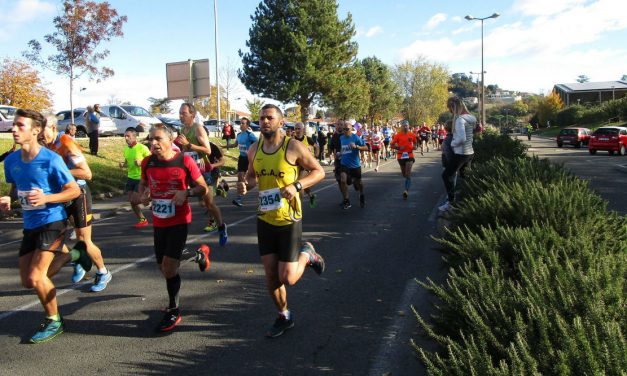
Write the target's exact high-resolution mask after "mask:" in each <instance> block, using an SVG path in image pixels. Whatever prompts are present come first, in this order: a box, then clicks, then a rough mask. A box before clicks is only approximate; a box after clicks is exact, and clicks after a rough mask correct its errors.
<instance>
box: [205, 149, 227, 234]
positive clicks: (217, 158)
mask: <svg viewBox="0 0 627 376" xmlns="http://www.w3.org/2000/svg"><path fill="white" fill-rule="evenodd" d="M209 147H210V148H211V155H209V163H208V164H205V168H206V169H207V170H208V171H209V172H205V173H204V174H203V177H204V178H205V182H206V183H207V186H208V187H209V192H208V193H207V194H209V195H211V197H212V199H213V200H215V197H216V196H217V195H221V196H222V197H224V198H226V196H227V191H228V190H229V185H228V183H227V182H226V180H223V179H220V176H221V173H220V167H222V166H224V154H223V153H222V148H220V147H219V146H218V145H216V144H214V143H213V142H211V141H209ZM214 202H215V201H214ZM208 215H209V224H208V226H207V227H205V229H204V231H206V232H213V231H216V230H217V229H218V223H217V221H216V219H215V218H214V217H213V215H212V213H211V212H208Z"/></svg>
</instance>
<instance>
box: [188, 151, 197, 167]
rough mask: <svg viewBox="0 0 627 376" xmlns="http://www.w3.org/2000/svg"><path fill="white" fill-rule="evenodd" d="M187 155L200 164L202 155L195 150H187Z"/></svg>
mask: <svg viewBox="0 0 627 376" xmlns="http://www.w3.org/2000/svg"><path fill="white" fill-rule="evenodd" d="M185 155H187V156H188V157H190V158H192V159H193V160H194V162H196V164H200V156H199V155H198V153H196V152H195V151H186V152H185Z"/></svg>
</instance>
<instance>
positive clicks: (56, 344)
mask: <svg viewBox="0 0 627 376" xmlns="http://www.w3.org/2000/svg"><path fill="white" fill-rule="evenodd" d="M525 142H526V141H525ZM552 145H553V144H552V143H551V141H550V140H545V139H537V138H534V140H532V141H531V148H530V154H536V155H540V156H542V157H548V158H551V159H553V160H555V161H559V162H563V163H565V164H566V166H567V167H568V168H572V170H573V171H574V172H575V173H577V174H581V176H583V177H584V178H587V179H590V181H591V185H592V187H593V188H595V189H597V190H598V191H599V193H600V194H601V195H603V196H604V197H605V198H606V199H608V200H609V201H610V206H611V208H612V209H614V210H617V211H619V212H621V213H623V214H624V213H625V212H626V209H627V207H626V205H627V203H625V200H623V199H622V188H623V187H624V183H625V181H626V177H627V175H626V173H624V172H623V171H622V170H620V169H621V168H622V167H620V166H621V163H625V162H627V158H619V157H608V156H604V155H602V154H601V155H596V156H590V155H588V154H587V152H586V151H585V150H575V149H557V148H556V147H554V145H553V146H552ZM439 161H440V159H439V155H438V153H435V152H431V153H427V154H426V155H425V157H423V158H418V161H417V163H416V165H415V166H414V172H413V177H414V178H413V186H412V192H411V194H410V197H409V200H407V201H403V200H402V199H401V191H402V186H403V181H402V179H401V177H400V173H399V172H398V166H397V164H396V162H387V163H386V164H384V166H383V167H382V168H381V170H380V171H379V172H377V173H375V172H374V171H371V170H370V171H368V172H366V173H365V174H364V182H365V186H366V198H367V206H366V208H364V209H361V208H359V206H358V205H354V206H353V208H351V209H350V210H346V211H344V210H342V209H340V208H339V206H338V203H339V202H340V201H341V197H340V194H339V192H338V189H337V186H336V184H335V182H334V180H332V176H331V174H330V173H328V174H327V177H326V179H325V180H324V181H323V182H322V183H320V184H319V185H318V186H316V187H315V189H316V190H317V192H318V195H319V204H318V206H317V207H316V208H314V209H310V208H308V207H306V208H305V212H304V226H303V231H304V238H305V239H306V240H309V241H312V242H313V243H314V245H315V246H316V248H317V249H318V251H319V252H320V253H321V254H322V255H324V256H325V259H326V261H327V271H326V273H325V274H323V275H322V276H318V275H316V274H315V273H313V271H311V270H307V271H306V273H305V275H304V277H303V279H302V280H301V281H300V282H299V283H298V284H297V285H296V286H295V287H291V288H289V289H288V301H289V304H290V308H291V310H292V312H293V314H294V315H295V322H296V326H295V328H294V329H292V330H291V331H288V332H286V334H285V335H283V336H282V337H279V338H277V339H273V340H268V339H266V338H264V337H263V333H264V329H265V328H266V327H267V326H268V325H270V324H271V323H272V321H273V320H274V317H275V315H276V312H275V310H274V308H273V305H272V303H271V301H270V299H269V297H268V294H267V292H266V291H265V288H264V283H263V269H262V267H261V265H260V263H259V256H258V253H257V248H256V233H255V213H254V207H253V202H254V197H253V195H249V196H248V197H247V198H246V200H245V203H246V204H247V205H246V206H245V207H244V208H236V207H234V206H232V205H231V204H230V201H231V199H232V196H231V195H232V194H233V192H232V191H231V192H230V194H231V195H230V196H229V198H228V199H227V200H226V201H224V200H222V201H220V203H221V207H222V208H223V214H224V217H225V218H226V219H227V221H228V223H229V224H230V227H229V235H230V238H229V243H228V245H227V246H226V247H220V246H219V245H217V236H216V235H205V234H202V230H201V229H202V227H203V226H204V217H203V214H202V212H201V211H200V209H198V208H197V205H196V204H194V208H195V209H194V215H195V218H196V220H195V221H194V223H193V224H192V226H191V230H190V236H189V242H188V243H190V249H191V248H192V247H193V245H195V244H198V243H201V242H208V243H209V244H210V246H211V248H212V254H211V255H212V257H211V259H212V266H211V270H209V271H208V272H207V273H200V272H199V271H198V268H197V266H196V264H193V263H189V262H184V263H183V265H182V267H181V276H182V278H183V285H182V290H181V306H182V313H183V322H182V323H181V325H180V326H179V327H178V328H177V330H176V331H175V332H174V333H171V334H169V335H157V334H155V333H154V331H153V327H154V325H155V323H156V322H157V321H158V320H159V319H160V316H161V314H160V312H159V308H160V307H161V306H163V305H164V304H165V303H166V300H167V295H166V291H165V283H164V281H163V278H162V277H161V276H160V274H159V273H158V271H157V269H156V266H155V264H154V259H153V253H152V230H151V228H145V229H142V230H134V229H132V228H131V225H132V223H133V220H132V215H131V214H130V213H124V212H123V213H121V214H119V215H117V216H114V217H110V218H103V219H100V220H98V221H97V223H96V224H95V229H94V233H95V237H94V238H95V241H96V242H97V243H98V244H99V245H100V247H101V248H102V250H103V253H104V256H105V258H106V262H107V264H108V266H109V268H110V269H111V270H112V271H113V272H114V273H115V274H114V276H113V281H112V282H111V284H110V285H109V287H108V288H107V289H106V290H105V291H103V292H101V293H97V294H94V293H90V292H88V290H89V283H84V284H79V285H71V284H70V283H68V282H69V279H70V273H71V269H70V268H64V270H62V272H61V273H60V274H59V275H58V276H57V277H55V283H57V287H58V289H59V290H58V293H59V295H60V296H59V302H60V311H61V313H62V314H63V315H64V317H65V320H66V324H67V331H66V333H64V334H63V335H61V336H60V337H58V338H57V339H55V340H54V341H51V342H49V343H46V344H42V345H27V344H25V342H26V341H27V340H28V338H29V335H30V334H32V331H33V330H34V329H35V327H36V325H37V324H38V323H39V321H40V319H41V316H42V313H41V312H42V310H41V307H40V305H39V303H38V302H37V300H36V299H35V295H34V294H33V293H32V292H30V291H26V290H25V289H23V288H22V287H21V286H20V285H19V278H18V273H17V259H16V253H17V246H18V244H17V241H19V239H20V236H21V235H20V230H19V228H20V226H21V224H20V223H19V222H3V223H2V233H0V291H2V294H1V296H0V346H1V348H2V349H3V350H4V351H2V352H1V353H0V363H1V364H2V369H3V371H2V372H0V373H3V374H4V373H6V374H9V373H10V374H15V375H39V374H44V373H45V374H47V375H67V374H77V373H85V372H96V373H104V372H107V373H111V374H163V375H166V374H167V375H170V374H179V375H188V374H189V375H191V374H210V375H214V374H215V375H218V374H220V375H253V374H254V375H319V374H320V375H322V374H328V375H331V374H332V375H382V374H386V373H388V372H389V373H390V374H392V375H410V374H411V375H416V374H418V375H420V374H424V369H423V367H422V365H421V364H420V362H419V361H417V360H416V358H415V355H414V352H413V350H412V349H411V347H410V345H409V341H410V339H414V340H416V341H417V342H418V343H419V344H421V345H424V346H427V347H428V348H431V346H432V344H430V343H429V342H428V341H426V340H425V339H424V338H423V337H422V336H421V335H420V332H419V331H418V329H417V327H416V320H415V318H414V317H413V313H412V311H411V306H412V305H413V306H415V307H416V309H417V310H418V311H419V312H420V313H421V314H422V315H423V316H428V314H429V313H430V312H431V301H430V299H431V298H430V296H429V295H428V294H427V293H426V292H425V291H424V289H422V288H420V287H419V286H418V285H417V284H416V282H415V279H418V280H422V281H424V280H426V278H432V279H434V280H437V281H441V280H442V279H443V278H444V276H445V273H446V270H445V268H444V267H443V264H442V263H441V254H440V253H439V252H438V251H437V249H436V244H435V242H434V241H433V240H432V239H431V235H433V234H436V232H437V226H436V225H437V223H436V220H437V219H436V216H435V214H436V211H437V205H438V204H439V203H441V201H442V199H443V198H444V195H443V192H444V189H443V185H442V182H441V179H440V177H439V175H440V173H441V166H440V162H439ZM326 170H327V171H330V168H328V167H327V168H326ZM351 195H352V199H353V202H354V203H357V202H358V200H357V194H356V192H354V191H351ZM7 243H8V244H7Z"/></svg>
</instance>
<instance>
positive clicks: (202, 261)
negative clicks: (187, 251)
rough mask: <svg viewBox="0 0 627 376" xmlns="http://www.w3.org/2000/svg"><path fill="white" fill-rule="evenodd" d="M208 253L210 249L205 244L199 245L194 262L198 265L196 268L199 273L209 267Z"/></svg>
mask: <svg viewBox="0 0 627 376" xmlns="http://www.w3.org/2000/svg"><path fill="white" fill-rule="evenodd" d="M210 252H211V249H210V248H209V246H208V245H207V244H201V245H200V247H199V248H198V249H197V250H196V257H195V260H196V262H197V263H198V268H199V269H200V271H201V272H206V271H207V270H209V267H210V266H211V261H210V260H209V253H210Z"/></svg>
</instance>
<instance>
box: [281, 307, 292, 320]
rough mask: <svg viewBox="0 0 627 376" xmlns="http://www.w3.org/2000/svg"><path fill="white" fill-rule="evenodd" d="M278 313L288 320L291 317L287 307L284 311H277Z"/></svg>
mask: <svg viewBox="0 0 627 376" xmlns="http://www.w3.org/2000/svg"><path fill="white" fill-rule="evenodd" d="M279 315H283V317H285V318H286V319H287V320H289V319H290V318H291V315H290V310H289V309H286V310H285V311H281V312H279Z"/></svg>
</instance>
